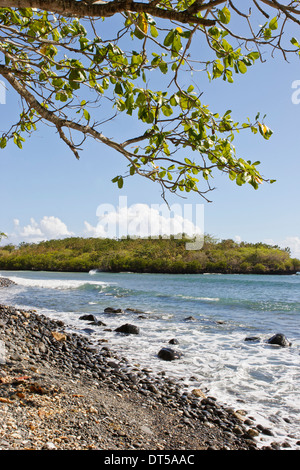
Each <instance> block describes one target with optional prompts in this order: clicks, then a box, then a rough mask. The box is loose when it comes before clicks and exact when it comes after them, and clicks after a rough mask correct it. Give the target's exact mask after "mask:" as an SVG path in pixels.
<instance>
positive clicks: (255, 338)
mask: <svg viewBox="0 0 300 470" xmlns="http://www.w3.org/2000/svg"><path fill="white" fill-rule="evenodd" d="M244 341H253V342H254V343H258V342H259V341H260V338H259V337H258V336H247V337H246V338H245V340H244Z"/></svg>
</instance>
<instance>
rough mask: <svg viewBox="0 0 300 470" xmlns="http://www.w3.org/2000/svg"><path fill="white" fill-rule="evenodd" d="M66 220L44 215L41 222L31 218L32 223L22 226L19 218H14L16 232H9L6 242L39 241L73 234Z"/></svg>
mask: <svg viewBox="0 0 300 470" xmlns="http://www.w3.org/2000/svg"><path fill="white" fill-rule="evenodd" d="M72 235H73V233H72V232H70V231H69V230H68V228H67V226H66V224H65V223H64V222H62V221H61V220H60V219H59V218H58V217H54V216H44V217H43V218H42V219H41V220H40V221H39V222H36V220H35V219H34V218H31V219H30V223H29V224H27V225H25V226H23V227H22V226H21V225H20V221H19V220H18V219H14V232H13V233H11V234H8V238H7V239H6V242H9V243H13V244H18V243H20V242H23V241H24V242H29V243H32V242H33V243H37V242H40V241H43V240H51V239H54V238H64V237H68V236H72Z"/></svg>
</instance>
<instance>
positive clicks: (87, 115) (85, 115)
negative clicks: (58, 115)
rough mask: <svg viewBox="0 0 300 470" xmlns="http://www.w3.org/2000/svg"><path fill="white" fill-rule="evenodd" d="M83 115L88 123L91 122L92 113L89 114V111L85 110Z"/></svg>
mask: <svg viewBox="0 0 300 470" xmlns="http://www.w3.org/2000/svg"><path fill="white" fill-rule="evenodd" d="M83 115H84V117H85V119H86V120H87V121H89V120H90V119H91V116H90V113H89V112H88V110H87V109H84V110H83Z"/></svg>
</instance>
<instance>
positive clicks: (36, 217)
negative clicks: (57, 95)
mask: <svg viewBox="0 0 300 470" xmlns="http://www.w3.org/2000/svg"><path fill="white" fill-rule="evenodd" d="M296 80H300V69H299V59H297V58H291V59H290V62H289V63H287V62H285V61H284V60H283V58H282V57H281V56H279V55H278V54H277V55H276V57H275V58H274V59H272V60H270V61H268V62H267V63H264V64H260V63H257V64H256V65H255V66H254V67H252V68H249V71H248V73H247V74H245V75H239V76H236V77H235V82H234V84H228V83H224V82H223V81H214V82H213V83H211V84H209V83H208V81H207V80H206V79H204V78H203V85H202V83H201V86H203V91H204V94H203V100H202V101H203V102H205V103H207V104H208V105H209V107H210V109H211V110H214V109H215V110H216V111H218V112H222V111H226V110H227V109H231V110H232V111H233V117H234V119H235V120H237V121H238V120H241V121H244V120H245V119H246V118H247V117H248V116H249V117H250V118H254V117H255V115H256V113H257V112H258V111H260V112H261V114H262V115H263V114H266V115H267V119H266V124H267V125H268V126H269V127H270V128H271V129H272V130H273V131H274V134H273V136H272V138H271V139H270V140H269V141H265V140H263V139H262V138H261V137H260V136H258V135H257V136H254V135H253V134H251V133H248V132H245V133H241V134H240V136H239V137H238V139H237V140H236V142H235V145H236V148H237V152H238V153H239V154H240V156H242V157H243V158H246V159H250V160H252V161H255V160H259V161H261V165H260V171H261V173H262V174H263V175H264V176H266V177H267V178H272V179H276V180H277V182H276V183H275V184H272V185H268V184H264V185H263V186H262V187H261V188H260V189H259V190H258V191H255V190H254V189H253V188H252V187H250V186H249V187H246V186H243V187H238V186H236V185H235V183H233V182H231V181H230V180H229V179H228V178H227V177H226V176H225V175H224V176H222V175H220V176H218V177H216V178H215V181H214V184H215V186H216V190H215V191H214V192H213V193H211V195H210V196H211V199H212V203H210V204H208V203H206V202H205V201H204V200H203V199H201V198H200V197H199V196H197V195H191V194H189V195H188V198H187V199H181V198H178V197H175V196H169V197H168V201H169V204H170V206H171V207H172V205H174V204H179V205H180V206H181V207H182V208H183V207H184V204H189V205H191V207H196V206H197V205H198V204H204V227H203V228H204V231H205V232H206V233H210V234H212V235H214V236H215V237H217V238H235V239H236V240H243V241H249V242H256V241H264V242H268V243H275V244H279V245H281V246H289V247H290V248H291V250H292V254H293V256H297V257H300V217H299V208H298V204H299V201H300V197H299V196H300V185H299V175H300V158H299V157H300V155H299V153H300V145H299V144H300V128H299V124H300V104H295V103H293V102H292V94H293V93H295V92H297V90H296V89H293V88H292V84H293V82H295V81H296ZM199 86H200V84H199ZM298 88H299V89H300V85H299V86H298ZM297 97H300V93H299V94H298V95H297ZM18 109H19V108H18V99H17V98H16V96H15V94H14V92H13V91H11V89H10V88H9V87H8V90H7V92H6V104H0V113H1V114H0V123H1V124H0V129H1V130H5V129H6V123H7V121H8V120H10V119H13V116H14V115H15V116H17V115H18ZM112 124H113V125H114V126H116V125H117V126H118V127H117V128H118V129H119V132H126V130H128V129H129V130H130V126H131V125H132V124H131V123H130V122H126V120H123V119H122V121H121V123H118V124H115V123H112ZM115 129H116V127H114V132H115ZM115 135H116V136H118V132H117V133H116V132H115ZM125 170H126V162H125V161H124V158H123V157H122V156H120V155H118V154H117V153H116V152H115V151H113V150H111V149H109V148H106V147H105V146H104V145H102V144H100V143H96V142H93V141H89V142H87V143H85V145H84V150H83V151H82V152H81V159H80V160H79V161H77V160H76V159H75V158H74V156H73V155H72V154H71V152H70V151H69V149H68V148H67V147H66V146H65V144H64V143H63V142H61V141H60V139H59V137H58V136H57V134H56V133H55V131H54V130H53V129H51V128H48V127H47V126H43V127H42V128H40V130H39V131H38V132H36V133H35V134H33V135H32V137H31V138H30V139H28V140H27V142H26V143H25V144H24V147H23V150H19V149H18V148H17V147H16V146H15V145H13V144H10V145H9V146H8V147H7V148H5V149H4V150H0V178H1V193H2V203H1V209H0V211H1V212H0V231H4V232H5V233H6V234H7V235H8V239H7V240H6V241H5V242H6V243H19V242H21V241H30V242H31V241H38V240H39V239H47V238H48V239H49V238H62V237H64V236H68V235H70V234H72V235H75V236H95V235H97V234H101V231H99V218H98V217H97V208H98V207H99V205H101V204H110V205H111V207H112V208H116V209H117V206H118V204H119V202H120V200H119V197H120V196H123V197H126V198H127V199H126V201H127V205H128V207H132V206H134V205H135V204H144V206H142V207H143V208H144V209H143V210H144V213H145V211H147V207H148V208H150V207H151V206H152V205H155V204H156V205H157V204H159V205H161V204H162V203H163V200H162V198H161V195H160V188H159V186H158V185H155V184H153V183H150V182H148V181H144V180H143V179H141V178H139V177H133V178H130V179H128V180H126V181H125V184H124V187H123V189H122V190H119V189H118V188H117V187H116V185H115V184H113V183H112V182H111V179H112V178H113V177H114V176H116V175H117V174H120V173H122V172H124V171H125ZM145 205H146V206H145ZM97 230H98V231H97ZM2 243H3V242H2Z"/></svg>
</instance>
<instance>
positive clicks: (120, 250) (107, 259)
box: [0, 235, 300, 274]
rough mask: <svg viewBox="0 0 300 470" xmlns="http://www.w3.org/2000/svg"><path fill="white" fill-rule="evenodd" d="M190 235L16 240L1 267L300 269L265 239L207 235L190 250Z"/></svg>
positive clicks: (0, 252)
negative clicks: (248, 240)
mask: <svg viewBox="0 0 300 470" xmlns="http://www.w3.org/2000/svg"><path fill="white" fill-rule="evenodd" d="M189 242H191V239H190V238H188V237H186V236H181V238H178V237H176V236H171V237H169V238H163V237H159V238H158V239H151V238H130V237H127V238H122V239H119V240H115V239H110V238H79V237H71V238H64V239H60V240H50V241H43V242H40V243H21V244H20V245H19V246H14V245H11V244H8V245H5V246H3V247H1V248H0V269H3V270H36V271H63V272H89V271H91V270H99V271H105V272H124V271H125V272H128V271H131V272H137V273H168V274H203V273H223V274H295V273H296V272H298V271H300V260H299V259H296V258H291V255H290V250H289V248H285V249H282V248H280V247H279V246H271V245H267V244H265V243H246V242H241V243H237V242H235V241H234V240H231V239H226V240H217V239H215V238H214V237H213V236H211V235H205V237H204V245H203V248H202V249H201V250H187V249H186V243H189Z"/></svg>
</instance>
